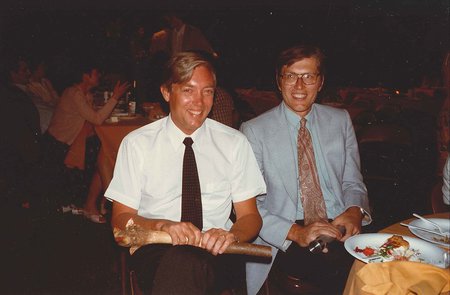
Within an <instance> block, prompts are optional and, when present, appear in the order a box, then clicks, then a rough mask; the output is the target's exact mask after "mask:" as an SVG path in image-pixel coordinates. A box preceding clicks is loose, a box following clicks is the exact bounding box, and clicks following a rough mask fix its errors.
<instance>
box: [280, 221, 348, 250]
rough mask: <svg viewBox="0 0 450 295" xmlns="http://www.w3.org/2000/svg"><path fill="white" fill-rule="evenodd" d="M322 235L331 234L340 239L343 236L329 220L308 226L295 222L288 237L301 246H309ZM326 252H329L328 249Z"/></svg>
mask: <svg viewBox="0 0 450 295" xmlns="http://www.w3.org/2000/svg"><path fill="white" fill-rule="evenodd" d="M321 235H326V236H330V237H333V238H335V239H338V240H340V239H341V238H342V234H341V232H340V231H339V229H338V228H337V227H336V226H334V225H333V224H331V223H329V222H328V221H317V222H314V223H311V224H309V225H307V226H300V225H298V224H293V225H292V227H291V229H290V230H289V233H288V236H287V238H288V240H291V241H293V242H296V243H297V244H298V245H299V246H300V247H307V246H308V245H309V243H311V242H312V241H314V240H315V239H316V238H317V237H318V236H321ZM324 252H327V250H325V251H324Z"/></svg>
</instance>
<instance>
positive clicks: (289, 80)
mask: <svg viewBox="0 0 450 295" xmlns="http://www.w3.org/2000/svg"><path fill="white" fill-rule="evenodd" d="M319 75H320V74H319V73H304V74H296V73H284V74H281V75H280V77H281V78H283V80H284V82H285V83H286V84H289V85H293V84H296V83H297V81H298V79H302V82H303V84H305V85H313V84H316V82H317V78H318V77H319Z"/></svg>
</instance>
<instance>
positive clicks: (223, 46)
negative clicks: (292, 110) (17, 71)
mask: <svg viewBox="0 0 450 295" xmlns="http://www.w3.org/2000/svg"><path fill="white" fill-rule="evenodd" d="M449 7H450V2H449V1H448V0H428V1H426V0H393V1H350V0H349V1H336V0H328V1H324V0H320V1H302V0H297V1H235V0H231V1H226V0H225V1H151V0H148V1H137V0H130V1H122V2H119V1H106V0H100V1H87V0H82V1H69V0H59V1H51V0H46V1H44V0H36V1H12V0H6V1H2V4H0V8H1V14H0V17H1V22H0V26H1V31H0V38H1V39H0V44H1V47H2V49H3V50H14V51H15V50H18V51H24V52H25V53H28V54H34V53H43V54H45V55H47V56H49V57H51V61H52V62H53V64H52V66H53V67H52V68H51V70H52V71H51V72H50V76H51V77H53V78H54V80H55V79H56V81H55V82H56V84H61V85H57V86H59V88H63V87H65V86H67V85H65V84H66V83H67V81H65V80H64V78H63V77H64V74H65V73H64V71H67V68H70V61H71V58H72V57H73V56H75V55H76V54H79V53H80V52H89V53H90V54H91V55H92V56H96V57H97V59H98V61H100V62H101V63H102V64H103V65H104V67H105V68H106V69H107V70H108V69H110V70H114V71H119V72H122V73H127V71H128V70H129V68H130V67H129V60H128V57H129V40H130V37H131V35H132V32H133V30H134V29H135V27H136V25H137V24H140V23H141V24H144V25H145V27H146V32H147V34H148V35H149V36H151V34H152V33H153V32H155V31H158V30H160V29H161V24H160V15H161V13H162V12H164V11H165V10H167V9H177V10H180V11H182V12H184V13H185V16H186V20H187V22H188V23H191V24H193V25H195V26H197V27H199V28H200V29H201V30H202V31H203V32H204V34H205V35H206V36H207V38H208V39H209V40H210V41H211V43H212V45H213V47H214V48H215V50H216V51H217V52H218V53H219V56H220V61H221V64H222V69H223V71H222V72H221V75H222V78H223V80H226V82H227V83H228V84H231V85H233V86H235V87H257V88H259V89H272V88H273V86H274V84H273V62H274V59H275V57H276V55H277V54H278V53H279V51H280V50H281V49H283V48H285V47H287V46H289V45H291V44H295V43H299V42H309V43H316V44H318V45H320V46H321V47H323V49H324V50H325V52H326V54H327V56H328V75H327V77H326V79H327V83H326V85H327V86H358V87H374V86H385V87H393V88H398V89H407V88H410V87H413V86H418V85H420V84H421V83H422V80H423V79H424V77H429V78H432V79H436V78H437V79H438V80H439V79H441V76H442V75H441V65H442V59H443V57H444V55H445V53H446V52H447V50H448V49H449V32H450V29H449V9H450V8H449Z"/></svg>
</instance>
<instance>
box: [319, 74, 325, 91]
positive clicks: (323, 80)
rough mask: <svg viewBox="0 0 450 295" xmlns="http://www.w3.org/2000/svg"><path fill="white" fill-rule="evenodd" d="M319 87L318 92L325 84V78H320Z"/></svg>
mask: <svg viewBox="0 0 450 295" xmlns="http://www.w3.org/2000/svg"><path fill="white" fill-rule="evenodd" d="M320 80H321V81H320V87H319V91H320V90H322V87H323V83H324V82H325V76H322V78H321V79H320Z"/></svg>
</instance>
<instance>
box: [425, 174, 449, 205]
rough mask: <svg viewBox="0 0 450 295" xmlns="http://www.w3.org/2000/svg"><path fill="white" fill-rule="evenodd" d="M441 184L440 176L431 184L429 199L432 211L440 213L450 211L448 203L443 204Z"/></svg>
mask: <svg viewBox="0 0 450 295" xmlns="http://www.w3.org/2000/svg"><path fill="white" fill-rule="evenodd" d="M442 185H443V181H442V178H439V180H437V181H436V183H435V184H434V185H433V188H432V189H431V193H430V201H431V209H432V210H433V213H442V212H449V211H450V205H447V204H445V203H444V199H443V197H442V195H443V193H442Z"/></svg>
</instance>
